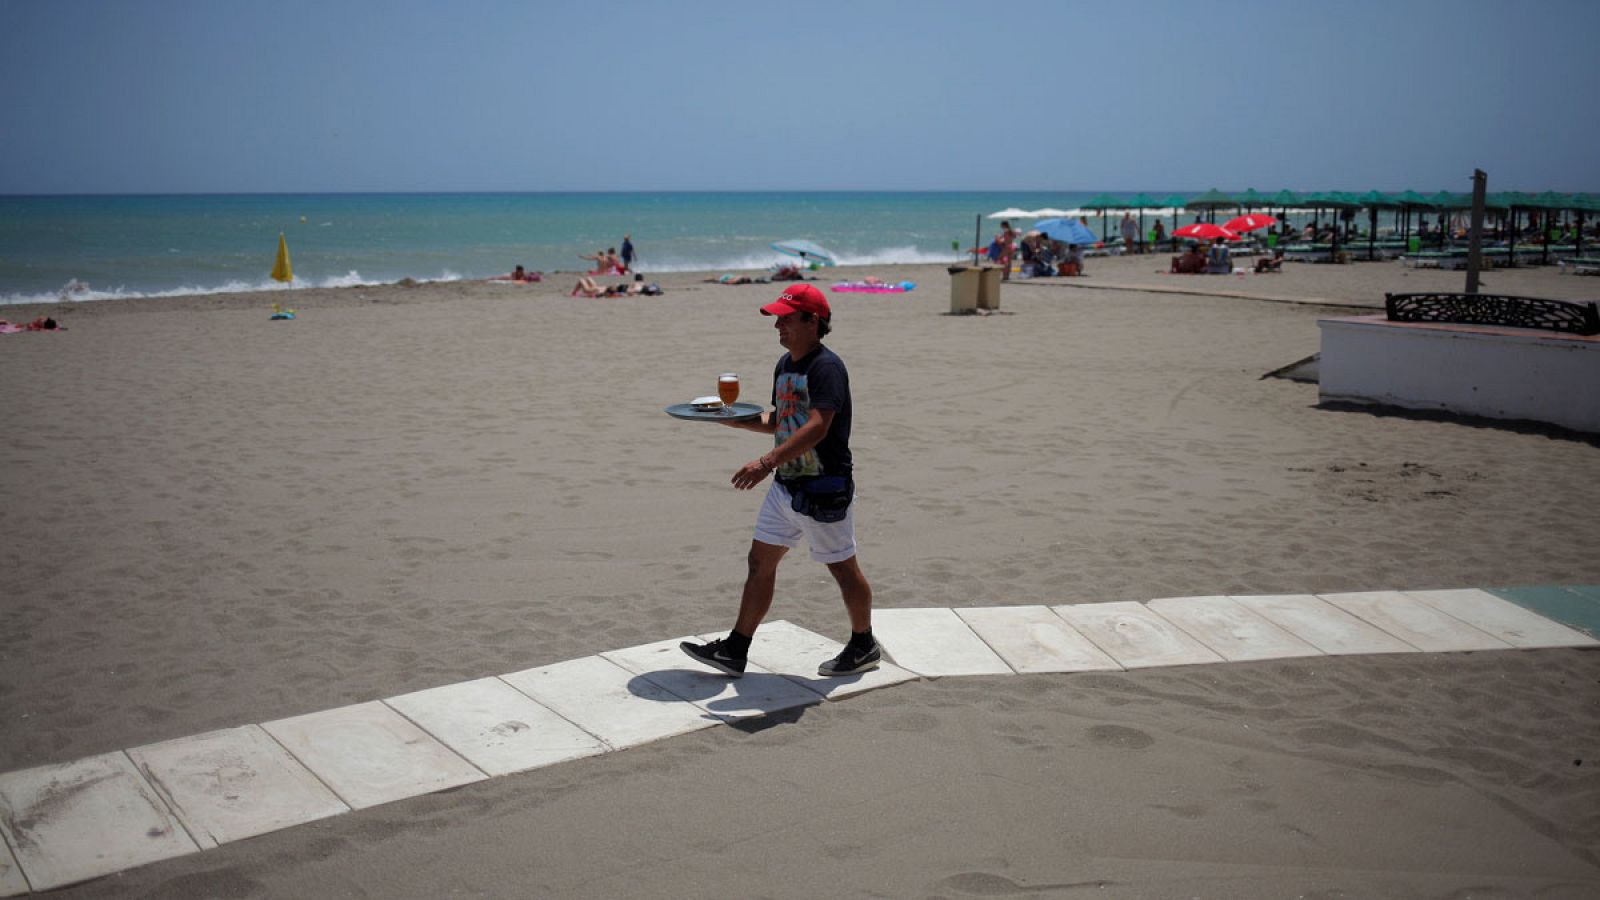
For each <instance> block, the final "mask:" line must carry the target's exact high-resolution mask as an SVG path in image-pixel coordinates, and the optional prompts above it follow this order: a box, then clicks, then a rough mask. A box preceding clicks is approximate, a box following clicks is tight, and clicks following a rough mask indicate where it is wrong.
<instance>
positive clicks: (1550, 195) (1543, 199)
mask: <svg viewBox="0 0 1600 900" xmlns="http://www.w3.org/2000/svg"><path fill="white" fill-rule="evenodd" d="M1533 199H1534V201H1535V202H1536V203H1538V204H1539V208H1540V209H1543V210H1544V211H1545V216H1544V253H1542V254H1541V255H1540V262H1541V263H1542V264H1544V265H1549V264H1550V219H1551V218H1552V214H1553V213H1558V212H1565V211H1567V210H1570V209H1577V199H1576V198H1575V197H1573V196H1572V195H1571V194H1558V193H1556V192H1555V191H1545V192H1544V193H1542V194H1540V195H1539V196H1537V197H1535V198H1533Z"/></svg>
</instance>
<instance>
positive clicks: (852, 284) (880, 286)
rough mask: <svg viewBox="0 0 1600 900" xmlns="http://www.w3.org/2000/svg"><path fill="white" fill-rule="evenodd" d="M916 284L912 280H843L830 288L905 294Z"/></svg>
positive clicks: (837, 291)
mask: <svg viewBox="0 0 1600 900" xmlns="http://www.w3.org/2000/svg"><path fill="white" fill-rule="evenodd" d="M916 286H917V285H916V283H915V282H912V281H895V282H883V281H841V282H838V283H837V284H834V285H833V286H831V287H830V288H828V289H829V290H831V291H834V292H836V293H840V294H904V293H905V292H906V291H909V290H912V289H913V288H915V287H916Z"/></svg>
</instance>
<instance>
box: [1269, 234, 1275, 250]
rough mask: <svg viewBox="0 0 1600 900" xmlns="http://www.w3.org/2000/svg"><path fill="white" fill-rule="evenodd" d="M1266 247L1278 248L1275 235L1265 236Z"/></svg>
mask: <svg viewBox="0 0 1600 900" xmlns="http://www.w3.org/2000/svg"><path fill="white" fill-rule="evenodd" d="M1267 246H1268V247H1274V248H1275V247H1277V246H1278V236H1277V235H1275V234H1269V235H1267Z"/></svg>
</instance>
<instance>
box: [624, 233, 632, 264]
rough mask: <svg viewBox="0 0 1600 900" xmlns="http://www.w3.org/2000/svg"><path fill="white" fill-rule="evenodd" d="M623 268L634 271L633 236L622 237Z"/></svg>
mask: <svg viewBox="0 0 1600 900" xmlns="http://www.w3.org/2000/svg"><path fill="white" fill-rule="evenodd" d="M622 268H624V269H626V270H627V271H630V272H631V271H633V235H631V234H625V235H623V236H622Z"/></svg>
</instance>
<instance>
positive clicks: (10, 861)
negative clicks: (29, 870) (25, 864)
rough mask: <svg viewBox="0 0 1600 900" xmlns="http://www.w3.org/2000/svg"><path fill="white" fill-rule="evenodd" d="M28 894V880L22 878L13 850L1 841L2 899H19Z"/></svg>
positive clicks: (0, 889) (0, 877)
mask: <svg viewBox="0 0 1600 900" xmlns="http://www.w3.org/2000/svg"><path fill="white" fill-rule="evenodd" d="M27 892H28V879H26V878H24V877H23V876H22V868H21V867H20V866H18V865H17V858H16V857H14V856H12V855H11V848H10V847H8V846H6V842H5V841H3V840H0V897H17V896H20V895H22V894H26V893H27Z"/></svg>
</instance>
